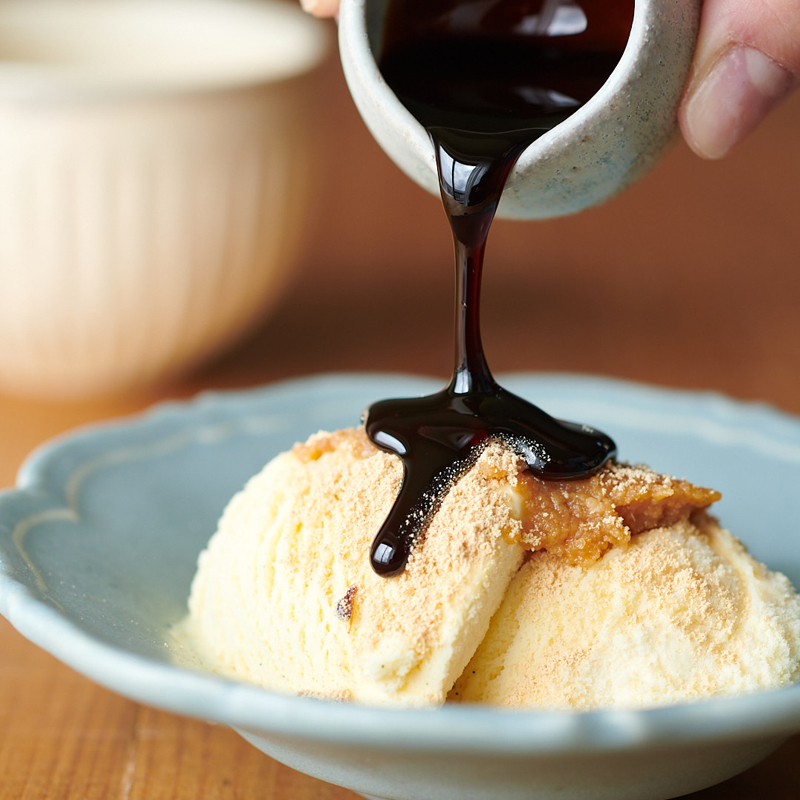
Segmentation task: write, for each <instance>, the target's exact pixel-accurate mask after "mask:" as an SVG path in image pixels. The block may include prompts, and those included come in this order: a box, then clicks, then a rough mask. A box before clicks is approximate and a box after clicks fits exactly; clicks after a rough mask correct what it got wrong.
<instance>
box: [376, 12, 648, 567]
mask: <svg viewBox="0 0 800 800" xmlns="http://www.w3.org/2000/svg"><path fill="white" fill-rule="evenodd" d="M633 2H634V0H578V2H574V1H573V0H393V1H392V2H391V3H390V5H389V9H388V12H387V22H386V29H385V35H384V49H383V53H382V57H381V59H380V67H381V71H382V73H383V76H384V78H385V79H386V81H387V83H388V84H389V86H391V87H392V89H393V91H394V92H395V93H396V94H397V96H398V97H399V99H400V100H401V102H403V104H404V105H405V106H406V107H407V108H408V109H409V110H410V111H411V113H412V114H414V116H415V117H416V118H417V119H418V120H419V121H420V122H421V123H422V125H423V126H424V127H425V128H426V130H427V131H428V133H429V135H430V137H431V140H432V142H433V145H434V150H435V153H436V163H437V167H438V173H439V185H440V189H441V194H442V201H443V204H444V208H445V212H446V214H447V217H448V220H449V222H450V227H451V229H452V232H453V238H454V243H455V255H456V294H457V297H456V326H455V351H456V352H455V369H454V373H453V377H452V380H451V381H450V384H449V385H448V386H447V387H446V388H445V389H444V390H443V391H441V392H439V393H438V394H434V395H431V396H429V397H424V398H417V399H404V400H385V401H382V402H380V403H376V404H375V405H373V406H372V407H371V408H370V409H369V410H368V414H367V418H366V430H367V435H368V436H369V438H370V440H371V441H372V442H373V443H374V444H375V445H377V446H378V447H380V448H382V449H384V450H387V451H388V452H392V453H395V454H397V455H399V456H400V457H401V458H402V460H403V466H404V478H403V486H402V489H401V491H400V494H399V496H398V498H397V501H396V503H395V505H394V506H393V508H392V510H391V512H390V514H389V516H388V517H387V519H386V521H385V522H384V524H383V525H382V527H381V529H380V531H379V532H378V535H377V536H376V537H375V540H374V542H373V545H372V551H371V561H372V565H373V568H374V569H375V570H376V571H377V572H378V573H380V574H382V575H387V576H389V575H396V574H398V573H400V572H402V570H403V569H404V568H405V564H406V561H407V559H408V556H409V554H410V552H411V549H412V547H413V544H414V542H415V540H417V539H418V538H419V537H420V536H421V535H422V534H423V533H424V529H425V526H426V525H427V523H428V521H429V519H430V517H431V514H433V513H434V512H435V511H436V509H437V507H438V506H439V504H440V503H441V500H442V497H443V495H444V494H445V493H446V492H447V490H448V489H449V487H450V486H451V485H452V483H453V481H454V480H455V479H457V478H458V477H459V476H460V475H462V474H463V473H464V472H465V471H466V470H467V469H468V468H469V467H470V465H471V464H472V463H473V462H474V460H475V458H476V455H477V454H478V453H479V452H480V450H481V448H482V447H484V446H485V445H486V443H487V442H489V441H492V440H501V441H503V442H504V443H506V444H507V445H508V446H509V447H510V448H511V449H512V450H513V451H515V452H516V453H517V454H518V455H519V456H521V457H522V458H523V459H524V461H525V463H526V465H527V469H528V470H529V471H530V472H531V473H532V474H533V475H535V476H537V477H539V478H542V479H545V480H569V479H575V478H582V477H585V476H587V475H591V474H593V473H594V472H596V471H597V470H598V469H600V467H602V466H603V464H605V463H606V462H607V461H608V459H609V458H611V457H612V456H613V455H614V454H615V452H616V448H615V445H614V442H613V441H612V440H611V439H610V438H609V437H608V436H606V435H605V434H603V433H600V432H599V431H595V430H593V429H591V428H588V427H587V426H585V425H576V424H573V423H568V422H561V421H559V420H556V419H554V418H553V417H551V416H549V415H548V414H546V413H545V412H544V411H542V410H541V409H539V408H537V407H536V406H534V405H532V404H530V403H528V402H526V401H524V400H522V399H521V398H519V397H516V396H515V395H513V394H511V393H510V392H508V391H506V390H505V389H503V388H502V387H500V386H499V385H498V384H497V383H496V381H495V380H494V378H493V377H492V374H491V372H490V370H489V367H488V364H487V361H486V358H485V355H484V352H483V346H482V344H481V334H480V286H481V272H482V267H483V257H484V250H485V245H486V238H487V235H488V232H489V227H490V225H491V223H492V220H493V218H494V215H495V212H496V210H497V205H498V203H499V201H500V197H501V196H502V193H503V188H504V187H505V184H506V181H507V179H508V176H509V174H510V172H511V170H512V169H513V167H514V164H515V163H516V161H517V159H518V158H519V156H520V155H521V154H522V152H523V151H524V150H525V148H526V147H528V145H530V144H531V143H532V142H534V141H535V140H536V139H537V138H538V137H539V136H541V135H542V134H544V133H546V132H547V131H549V130H551V129H552V128H553V127H555V126H556V125H558V123H560V122H561V121H563V120H564V119H566V118H567V117H568V116H569V115H570V114H572V113H573V112H574V111H575V110H577V109H578V108H580V107H581V106H582V105H583V104H584V103H586V102H587V101H588V100H589V99H590V98H591V97H592V96H593V95H594V94H595V93H596V92H597V90H598V89H599V88H600V87H601V86H602V84H603V83H604V82H605V81H606V79H607V78H608V76H609V75H610V74H611V72H612V70H613V69H614V67H615V66H616V64H617V62H618V61H619V58H620V56H621V54H622V51H623V50H624V48H625V44H626V42H627V39H628V35H629V33H630V28H631V23H632V20H633Z"/></svg>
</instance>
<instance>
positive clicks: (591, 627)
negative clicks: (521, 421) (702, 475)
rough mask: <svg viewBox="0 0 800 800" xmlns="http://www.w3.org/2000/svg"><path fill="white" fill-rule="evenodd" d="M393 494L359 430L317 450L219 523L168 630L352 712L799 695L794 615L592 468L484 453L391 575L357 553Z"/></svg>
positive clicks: (751, 578) (673, 518) (704, 537)
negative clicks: (785, 691)
mask: <svg viewBox="0 0 800 800" xmlns="http://www.w3.org/2000/svg"><path fill="white" fill-rule="evenodd" d="M401 481H402V466H401V463H400V461H399V459H398V458H396V457H395V456H391V455H389V454H387V453H384V452H382V451H379V450H377V449H375V448H374V447H373V446H372V445H371V444H370V443H369V442H368V440H367V439H366V436H365V435H364V433H363V431H362V430H348V431H339V432H336V433H332V434H328V433H320V434H317V435H315V436H313V437H311V439H309V441H308V442H306V443H304V444H301V445H296V446H295V447H294V448H293V449H292V450H291V451H289V452H286V453H283V454H281V455H279V456H278V457H276V458H275V459H274V460H273V461H271V462H270V463H269V464H268V465H267V466H266V467H265V469H264V470H263V471H262V472H261V473H260V474H258V475H256V476H255V477H254V478H252V479H251V481H250V482H249V483H248V485H247V486H246V487H245V489H244V490H243V491H242V492H240V493H239V494H238V495H236V497H234V498H233V500H232V501H231V502H230V504H229V505H228V508H227V509H226V511H225V513H224V514H223V516H222V519H221V520H220V523H219V528H218V531H217V533H216V534H215V535H214V536H213V537H212V539H211V541H210V543H209V546H208V548H207V549H206V550H205V551H204V552H203V554H202V555H201V557H200V562H199V569H198V573H197V576H196V578H195V580H194V583H193V586H192V591H191V597H190V600H189V610H190V614H189V617H188V618H187V620H186V621H185V623H184V624H183V626H182V634H183V636H184V637H186V638H188V639H189V641H190V642H191V643H192V645H193V647H194V648H195V649H196V650H197V652H198V654H199V656H200V657H201V659H202V660H203V661H204V662H205V663H206V664H208V665H209V666H210V667H211V668H213V669H214V670H216V671H217V672H219V673H220V674H222V675H224V676H226V677H232V678H237V679H241V680H244V681H249V682H253V683H256V684H259V685H261V686H264V687H267V688H270V689H274V690H277V691H283V692H292V693H299V694H308V695H313V696H319V697H324V698H330V699H337V700H351V701H355V702H361V703H367V704H371V705H393V706H432V705H438V704H441V703H443V702H444V701H445V700H450V701H465V702H481V703H492V704H496V705H501V706H509V707H515V708H523V707H531V708H576V709H593V708H612V707H646V706H656V705H663V704H667V703H674V702H678V701H681V700H690V699H696V698H699V697H709V696H713V695H721V694H736V693H742V692H748V691H753V690H757V689H764V688H773V687H778V686H783V685H787V684H789V683H792V682H794V681H796V680H798V679H800V598H798V596H797V595H796V594H795V592H794V590H793V589H792V587H791V586H790V584H789V582H788V580H787V579H786V578H785V577H784V576H782V575H779V574H776V573H772V572H769V571H768V570H767V569H766V568H765V567H763V566H762V565H760V564H758V563H757V562H756V561H754V560H753V559H752V558H751V557H750V556H749V555H748V554H747V553H746V552H745V550H744V548H743V547H742V546H741V544H740V543H739V542H737V540H736V539H734V538H733V537H732V536H731V535H730V534H729V533H727V532H726V531H724V530H721V529H720V528H719V526H718V525H717V524H716V522H715V521H714V520H713V519H712V518H711V517H709V516H708V515H707V514H706V513H705V512H704V511H703V509H704V508H705V507H707V506H708V505H709V504H710V503H712V502H713V501H714V500H715V499H717V498H718V495H717V494H716V493H715V492H712V491H710V490H706V489H700V488H698V487H695V486H693V485H692V484H689V483H687V482H685V481H677V480H674V479H670V478H668V477H666V476H661V475H657V474H656V473H653V472H650V471H648V470H643V469H640V468H630V467H626V466H619V465H612V466H611V467H608V468H605V469H604V470H603V471H602V472H600V473H599V474H597V475H595V476H593V477H592V478H589V479H584V480H582V481H571V482H543V481H539V480H537V479H535V478H533V477H531V476H530V474H528V473H525V472H524V471H523V470H522V469H521V464H520V462H519V460H518V458H517V456H516V455H514V454H513V453H511V452H510V451H509V450H508V449H507V448H505V447H504V446H502V445H501V444H499V443H494V444H491V445H489V446H488V447H487V448H485V449H484V450H483V452H482V453H481V455H480V457H479V458H478V459H477V461H476V462H475V464H474V465H473V466H472V467H471V468H470V469H469V470H468V471H467V472H466V473H465V474H464V475H463V476H462V477H461V478H460V479H459V480H458V481H457V482H456V483H455V485H454V486H453V487H451V489H450V490H449V491H448V493H447V494H446V495H445V497H444V499H443V502H442V504H441V507H440V508H439V510H438V511H437V513H436V514H435V516H434V517H433V519H432V521H431V522H430V524H429V526H428V527H427V528H426V529H425V534H424V537H423V538H422V539H421V541H419V542H417V543H416V545H415V547H414V549H413V551H412V554H411V557H410V558H409V561H408V565H407V567H406V569H405V571H404V572H403V573H402V574H400V575H399V576H396V577H392V578H384V577H381V576H379V575H377V574H376V573H375V572H373V570H372V568H371V566H370V561H369V550H370V545H371V543H372V540H373V537H374V536H375V534H376V532H377V530H378V529H379V527H380V525H381V523H382V521H383V519H384V518H385V516H386V514H387V513H388V511H389V509H390V507H391V505H392V503H393V501H394V498H395V497H396V495H397V493H398V491H399V487H400V483H401Z"/></svg>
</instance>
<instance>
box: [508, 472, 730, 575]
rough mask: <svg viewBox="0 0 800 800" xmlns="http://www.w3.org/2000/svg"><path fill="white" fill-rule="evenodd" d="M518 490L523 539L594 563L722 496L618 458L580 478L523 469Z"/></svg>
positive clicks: (536, 546)
mask: <svg viewBox="0 0 800 800" xmlns="http://www.w3.org/2000/svg"><path fill="white" fill-rule="evenodd" d="M518 489H519V492H520V494H521V497H522V503H523V511H522V535H521V542H522V544H523V545H524V546H525V547H527V548H530V549H531V550H540V549H544V550H547V551H549V552H551V553H553V554H555V555H558V556H560V557H562V558H564V559H565V560H566V561H568V562H570V563H573V564H581V563H585V564H591V563H592V562H594V561H596V560H597V559H598V558H600V556H602V555H603V553H604V552H605V551H606V550H608V549H609V548H610V547H612V546H614V545H619V544H626V543H627V542H628V541H629V539H630V537H631V536H632V535H635V534H637V533H642V532H644V531H647V530H651V529H653V528H660V527H664V526H668V525H673V524H675V523H676V522H679V521H681V520H683V519H687V518H688V517H689V516H690V515H691V514H692V513H693V512H695V511H697V510H699V509H704V508H707V507H708V506H710V505H711V504H712V503H714V502H715V501H717V500H719V499H720V497H721V495H720V494H719V492H716V491H713V490H712V489H704V488H701V487H699V486H695V485H694V484H692V483H689V482H688V481H684V480H679V479H677V478H671V477H669V476H667V475H661V474H659V473H657V472H653V471H652V470H650V469H648V468H647V467H639V466H636V467H632V466H629V465H627V464H618V463H616V462H612V463H610V464H608V465H606V466H605V467H604V468H603V469H602V470H600V472H598V473H596V474H595V475H592V476H591V477H589V478H583V479H581V480H574V481H542V480H540V479H538V478H535V477H534V476H533V475H531V474H530V473H529V472H522V473H521V474H520V476H519V485H518Z"/></svg>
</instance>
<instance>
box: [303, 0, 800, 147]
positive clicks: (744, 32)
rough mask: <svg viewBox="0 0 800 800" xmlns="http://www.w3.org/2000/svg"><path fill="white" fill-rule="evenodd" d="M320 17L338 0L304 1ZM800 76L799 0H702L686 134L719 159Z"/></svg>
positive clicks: (685, 109)
mask: <svg viewBox="0 0 800 800" xmlns="http://www.w3.org/2000/svg"><path fill="white" fill-rule="evenodd" d="M300 2H301V4H302V6H303V8H304V9H305V10H306V11H309V12H310V13H312V14H315V15H316V16H320V17H330V16H333V15H334V14H336V12H337V11H338V9H339V0H300ZM799 83H800V3H798V2H797V0H705V2H704V5H703V15H702V19H701V24H700V34H699V37H698V41H697V49H696V51H695V56H694V61H693V63H692V68H691V71H690V78H689V81H688V84H687V89H686V92H685V93H684V97H683V100H682V102H681V105H680V109H679V111H678V119H679V121H680V125H681V130H682V132H683V136H684V138H685V139H686V142H687V143H688V145H689V146H690V147H691V148H692V150H694V151H695V153H697V154H698V155H700V156H703V157H704V158H722V157H723V156H725V155H727V154H728V153H729V152H730V151H731V150H732V149H733V148H734V147H735V146H736V145H737V144H739V142H741V141H742V140H743V139H744V138H746V137H747V136H748V135H749V134H750V133H752V132H753V131H754V130H755V129H756V128H757V127H758V125H759V123H760V122H761V121H762V120H763V119H764V117H766V116H767V114H769V112H770V111H771V110H772V109H773V108H774V107H775V106H777V105H778V104H779V103H780V102H781V100H783V99H784V98H785V97H786V96H787V95H788V94H789V93H790V92H791V91H792V90H793V89H794V88H795V87H796V86H797V85H798V84H799Z"/></svg>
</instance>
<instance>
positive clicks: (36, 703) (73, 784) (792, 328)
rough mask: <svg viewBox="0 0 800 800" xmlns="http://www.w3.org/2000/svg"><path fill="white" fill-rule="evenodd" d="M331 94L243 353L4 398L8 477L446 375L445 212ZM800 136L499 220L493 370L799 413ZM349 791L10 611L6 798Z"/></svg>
mask: <svg viewBox="0 0 800 800" xmlns="http://www.w3.org/2000/svg"><path fill="white" fill-rule="evenodd" d="M318 83H319V100H318V106H317V110H316V111H317V113H316V127H317V128H318V132H319V140H320V141H319V147H320V153H321V156H322V158H321V168H320V172H319V178H318V185H317V191H316V194H317V199H318V201H319V202H318V203H317V207H316V209H315V212H314V214H313V215H311V216H309V219H308V221H307V226H308V228H307V231H308V232H307V237H306V240H307V246H306V252H305V253H304V256H303V259H302V264H301V265H300V268H299V269H298V270H297V273H296V276H295V279H294V281H293V283H292V285H291V287H290V289H289V291H288V292H287V294H286V296H285V297H284V298H283V301H282V302H281V304H280V305H279V306H278V307H277V308H276V309H274V310H273V312H272V313H271V315H270V316H269V317H268V318H267V319H265V320H264V323H263V325H262V326H261V327H260V328H259V329H258V330H255V331H252V332H251V333H250V335H249V337H248V338H247V339H246V340H244V341H241V342H239V343H238V345H237V346H236V347H235V349H233V350H231V351H229V352H227V353H226V354H225V355H224V356H222V357H219V358H218V359H216V360H215V361H214V362H213V363H209V364H205V365H203V366H202V367H200V368H198V369H197V370H195V371H194V372H193V373H191V374H189V375H186V376H184V377H183V378H181V379H180V380H178V381H175V382H173V383H171V384H169V385H163V386H157V387H149V388H146V389H142V390H140V391H137V392H130V393H128V394H126V395H125V396H122V397H108V398H94V399H90V400H86V401H84V402H80V403H71V404H63V403H58V402H57V401H46V400H37V399H30V398H18V397H12V396H5V397H0V485H2V486H11V485H12V484H13V481H14V475H15V472H16V470H17V468H18V467H19V465H20V463H21V462H22V460H23V458H24V457H25V455H26V454H27V453H28V452H29V451H30V450H31V449H32V448H34V447H35V446H37V445H38V444H40V443H41V442H42V441H44V440H46V439H48V438H49V437H51V436H53V435H56V434H58V433H61V432H62V431H65V430H68V429H70V428H73V427H75V426H77V425H82V424H85V423H89V422H93V421H95V420H100V419H107V418H110V417H117V416H123V415H126V414H129V413H133V412H136V411H138V410H140V409H143V408H145V407H147V406H149V405H150V404H151V403H153V402H156V401H159V400H162V399H166V398H182V397H189V396H192V395H193V394H195V393H196V392H197V391H200V390H204V389H208V388H214V389H219V388H237V387H245V386H252V385H257V384H263V383H266V382H269V381H274V380H278V379H281V378H286V377H291V376H297V375H304V374H309V373H315V372H321V371H344V370H366V371H385V370H391V371H404V372H415V373H425V374H430V375H435V376H440V377H441V378H442V381H443V382H444V381H445V379H446V378H447V377H448V375H449V370H450V366H451V364H450V362H451V359H452V338H451V326H452V310H451V309H452V286H451V284H452V271H453V270H452V264H451V244H450V238H449V232H448V231H447V230H446V223H445V221H444V218H443V216H442V212H441V208H440V207H439V204H438V201H437V199H436V198H434V197H430V196H428V195H426V194H424V193H423V192H422V191H421V190H420V189H418V188H417V187H415V186H414V185H412V184H411V183H410V182H409V181H408V180H407V179H406V178H405V177H404V176H403V175H401V174H400V173H399V171H398V170H397V169H396V168H395V167H394V166H393V165H392V164H391V163H390V162H389V161H388V160H387V159H386V157H385V156H383V154H382V153H381V152H380V151H379V150H378V148H377V146H376V145H375V144H374V143H373V142H372V140H371V139H370V137H369V135H368V134H367V132H366V131H365V129H364V127H363V125H362V123H361V122H360V120H359V119H358V117H357V115H356V113H355V111H354V109H353V107H352V105H351V103H350V101H349V98H348V96H347V92H346V89H345V87H344V84H343V80H342V77H341V74H340V71H339V67H338V64H337V61H336V59H335V58H334V57H332V58H331V59H330V60H329V62H328V63H327V64H326V65H325V68H324V69H323V70H322V71H321V72H320V74H319V78H318ZM798 132H800V98H795V99H792V100H790V101H789V102H788V103H787V104H786V105H785V106H784V107H783V108H781V109H780V110H779V111H778V113H776V114H775V115H774V116H773V118H771V119H770V120H769V121H768V123H767V124H766V125H765V126H764V127H763V128H762V129H761V130H759V131H758V132H757V134H756V135H755V136H753V137H752V139H751V140H749V141H748V142H747V143H745V145H743V146H742V148H741V149H740V150H739V151H738V152H737V153H736V154H735V155H733V156H732V157H731V158H730V159H728V160H726V161H724V162H720V163H707V162H702V161H700V160H699V159H697V158H696V157H694V156H693V155H691V154H690V153H689V151H688V150H687V149H686V148H685V146H683V145H682V144H681V143H678V144H676V147H675V148H674V149H673V151H672V152H671V153H670V155H669V156H668V157H667V158H666V160H665V161H664V162H663V163H662V164H661V165H660V166H659V167H658V168H657V169H656V170H655V171H654V172H653V173H652V174H651V175H650V176H649V177H648V178H646V179H645V180H644V181H643V182H642V183H641V184H639V185H638V186H636V187H634V188H633V189H631V190H630V191H629V192H627V193H626V194H624V195H622V196H621V197H618V198H616V199H614V200H613V201H611V202H610V203H608V204H606V205H605V206H603V207H601V208H597V209H594V210H591V211H588V212H585V213H584V214H582V215H579V216H577V217H574V218H569V219H562V220H554V221H551V222H543V223H508V222H500V223H498V224H497V225H496V229H495V230H494V231H493V233H492V238H491V242H490V248H489V254H488V257H487V267H486V274H485V291H484V314H483V323H484V338H485V344H486V350H487V354H488V357H489V361H490V363H491V364H492V366H493V368H494V370H495V372H503V371H511V370H526V371H529V370H538V371H542V370H543V371H553V370H557V371H568V372H582V373H593V374H603V375H610V376H615V377H620V378H624V379H629V380H636V381H645V382H649V383H653V384H658V385H665V386H674V387H683V388H691V389H699V390H712V391H718V392H724V393H726V394H729V395H732V396H734V397H738V398H742V399H747V400H757V401H765V402H768V403H771V404H773V405H775V406H778V407H780V408H782V409H784V410H787V411H789V412H793V413H797V414H800V369H798V358H799V357H800V313H798V311H799V310H800V275H798V263H799V262H800V225H798V214H799V212H800V196H798V188H797V187H798V186H800V146H798V142H799V141H800V138H799V137H798ZM654 466H657V465H654ZM754 502H781V498H754ZM788 502H789V500H788V498H787V507H788ZM792 502H793V503H794V499H792ZM733 527H735V526H733ZM798 764H800V737H794V738H793V739H791V740H789V741H788V742H787V743H786V744H785V745H783V746H782V747H781V748H780V749H779V750H778V751H777V752H776V753H775V754H774V755H773V756H772V757H770V758H769V759H767V760H766V761H764V762H763V763H762V764H760V765H759V766H757V767H755V768H753V769H751V770H749V771H748V772H746V773H744V774H742V775H741V776H739V777H737V778H734V779H733V780H731V781H728V782H727V783H725V784H722V785H720V786H717V787H714V788H711V789H708V790H706V791H703V792H699V793H697V794H695V795H692V797H693V798H695V800H739V799H740V798H741V799H743V798H748V800H749V799H750V798H760V800H795V799H796V798H800V780H798V779H799V778H800V774H798V773H799V771H800V768H798V766H797V765H798ZM354 797H355V795H353V794H352V793H350V792H348V791H346V790H344V789H339V788H336V787H333V786H329V785H327V784H323V783H321V782H319V781H316V780H313V779H311V778H308V777H305V776H303V775H300V774H298V773H296V772H293V771H292V770H290V769H288V768H286V767H283V766H281V765H279V764H277V763H276V762H274V761H272V760H271V759H270V758H268V757H266V756H264V755H262V754H260V753H259V752H258V751H256V750H255V749H254V748H252V747H251V746H250V745H248V744H246V743H245V742H244V741H243V740H241V739H239V737H238V736H237V735H235V734H234V733H232V732H231V731H229V730H228V729H225V728H223V727H218V726H213V725H208V724H205V723H202V722H197V721H191V720H186V719H182V718H180V717H177V716H174V715H171V714H167V713H164V712H160V711H155V710H152V709H149V708H146V707H143V706H139V705H137V704H135V703H133V702H130V701H128V700H126V699H123V698H120V697H118V696H116V695H114V694H111V693H110V692H108V691H106V690H105V689H102V688H100V687H98V686H96V685H95V684H93V683H91V682H90V681H88V680H86V679H84V678H82V677H80V676H78V675H77V674H75V673H74V672H72V671H71V670H70V669H68V668H67V667H65V666H63V665H61V664H59V663H58V662H57V661H55V660H54V659H53V658H52V657H50V656H49V655H48V654H46V653H44V652H42V651H40V650H39V649H37V648H36V647H34V646H33V645H32V644H30V643H28V642H27V641H25V640H23V639H22V637H21V636H19V634H17V633H16V632H15V631H14V630H13V629H12V628H11V626H10V625H9V624H8V623H7V622H6V621H5V620H0V799H1V800H43V799H47V800H56V799H57V800H101V799H102V800H107V799H108V798H115V799H117V800H140V799H141V800H145V799H146V800H232V799H233V798H236V799H237V800H348V798H354ZM487 800H488V798H487Z"/></svg>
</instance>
